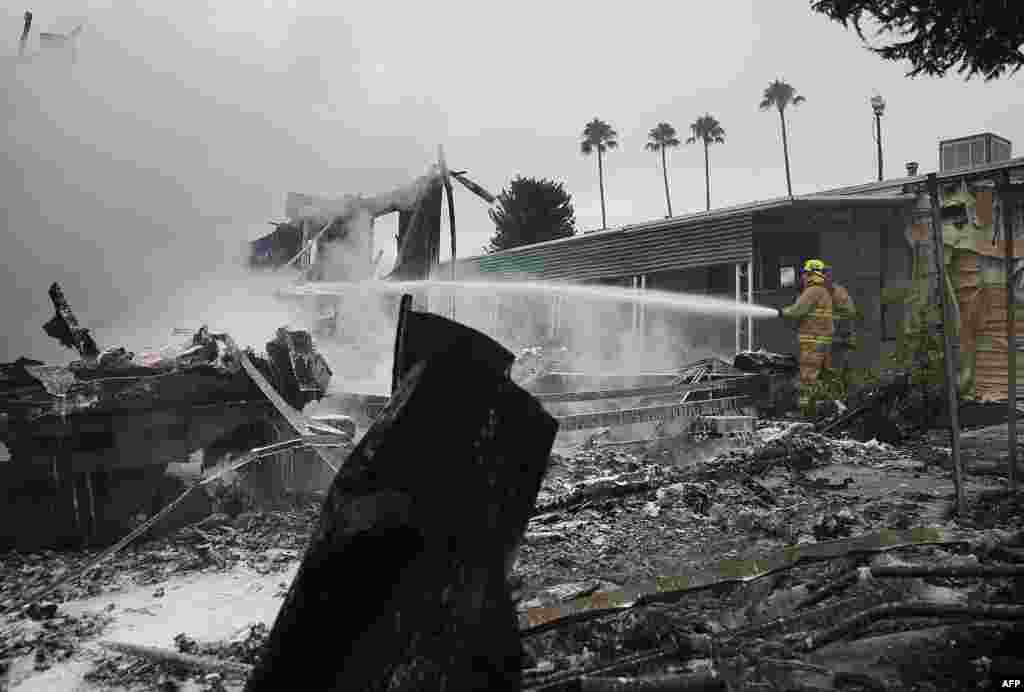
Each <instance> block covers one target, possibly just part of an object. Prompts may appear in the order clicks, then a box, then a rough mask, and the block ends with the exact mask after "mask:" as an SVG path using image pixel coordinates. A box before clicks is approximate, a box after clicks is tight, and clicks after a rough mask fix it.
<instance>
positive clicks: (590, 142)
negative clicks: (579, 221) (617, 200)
mask: <svg viewBox="0 0 1024 692" xmlns="http://www.w3.org/2000/svg"><path fill="white" fill-rule="evenodd" d="M618 136H619V135H618V133H617V132H616V131H615V130H613V129H612V126H611V125H609V124H608V123H606V122H605V121H603V120H601V119H600V118H594V119H593V120H591V121H590V122H589V123H587V126H586V127H584V128H583V141H582V142H580V151H581V152H583V154H584V155H589V154H592V153H593V152H594V151H595V150H596V151H597V180H598V183H599V184H600V186H601V228H608V221H607V219H606V218H605V210H604V166H603V164H602V162H601V155H602V154H603V153H604V152H606V151H608V150H609V149H614V148H615V147H617V146H619V143H618V141H616V139H615V138H616V137H618Z"/></svg>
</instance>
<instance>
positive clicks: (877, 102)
mask: <svg viewBox="0 0 1024 692" xmlns="http://www.w3.org/2000/svg"><path fill="white" fill-rule="evenodd" d="M871 110H873V111H874V112H875V141H876V142H877V143H878V180H879V182H881V180H882V113H884V112H885V99H884V98H882V97H881V95H879V94H875V95H874V96H872V97H871Z"/></svg>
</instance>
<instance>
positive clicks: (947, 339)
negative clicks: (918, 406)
mask: <svg viewBox="0 0 1024 692" xmlns="http://www.w3.org/2000/svg"><path fill="white" fill-rule="evenodd" d="M928 195H929V196H930V197H931V205H932V244H933V246H934V250H935V271H936V272H937V273H938V280H939V298H940V301H941V302H940V305H941V306H942V351H943V358H944V360H945V365H946V396H947V401H948V404H949V434H950V447H951V448H952V457H953V485H954V488H955V490H956V511H957V515H958V516H959V517H961V518H963V517H965V516H966V512H967V505H966V500H965V498H964V479H963V467H962V466H961V460H960V408H959V407H960V393H959V392H958V391H957V379H956V373H955V371H954V369H953V367H954V365H953V337H952V335H951V333H950V331H951V327H952V326H953V325H951V324H950V321H951V320H950V319H949V309H950V306H949V305H948V303H949V300H948V299H947V296H946V264H945V261H944V257H945V252H944V250H943V245H942V210H941V209H940V207H939V182H938V178H936V176H935V174H934V173H929V174H928Z"/></svg>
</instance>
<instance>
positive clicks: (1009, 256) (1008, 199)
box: [999, 171, 1024, 493]
mask: <svg viewBox="0 0 1024 692" xmlns="http://www.w3.org/2000/svg"><path fill="white" fill-rule="evenodd" d="M1002 182H1003V184H1002V185H1000V186H999V198H1000V199H1001V200H1002V203H1003V214H1002V219H1003V232H1004V235H1005V237H1004V238H1003V241H1004V247H1005V248H1006V253H1005V254H1006V348H1007V354H1006V355H1007V365H1006V367H1007V373H1006V376H1007V382H1006V389H1007V399H1008V408H1009V411H1008V417H1007V438H1008V440H1007V442H1008V444H1007V447H1008V448H1007V461H1008V463H1009V465H1010V468H1009V472H1008V476H1009V481H1010V492H1012V493H1016V492H1017V316H1016V314H1015V313H1016V300H1015V298H1016V295H1015V293H1016V286H1015V282H1014V280H1013V270H1014V265H1015V264H1016V262H1015V259H1014V251H1013V250H1014V248H1013V245H1014V230H1013V222H1014V218H1013V217H1014V215H1015V213H1016V211H1017V205H1018V204H1019V203H1020V200H1021V198H1022V195H1021V191H1022V188H1024V186H1022V185H1011V184H1010V172H1009V171H1004V172H1003V181H1002Z"/></svg>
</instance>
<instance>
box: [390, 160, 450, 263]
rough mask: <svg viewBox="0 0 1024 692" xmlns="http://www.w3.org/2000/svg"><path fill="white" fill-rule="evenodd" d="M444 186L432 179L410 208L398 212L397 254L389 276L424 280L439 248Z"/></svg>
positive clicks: (435, 259) (435, 260)
mask: <svg viewBox="0 0 1024 692" xmlns="http://www.w3.org/2000/svg"><path fill="white" fill-rule="evenodd" d="M443 189H444V186H443V185H442V184H441V181H440V180H436V179H435V180H432V181H431V182H430V183H429V184H428V186H427V188H426V189H425V190H424V192H423V193H422V197H421V198H420V200H419V203H418V204H417V205H416V209H415V210H414V211H411V212H410V211H405V210H403V211H400V212H399V214H398V257H397V258H396V259H395V268H394V271H392V272H391V277H393V278H395V279H399V280H417V279H426V278H427V277H428V276H430V271H431V269H433V268H434V267H435V266H436V265H437V262H438V259H439V257H440V250H441V199H442V197H441V194H442V190H443Z"/></svg>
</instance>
